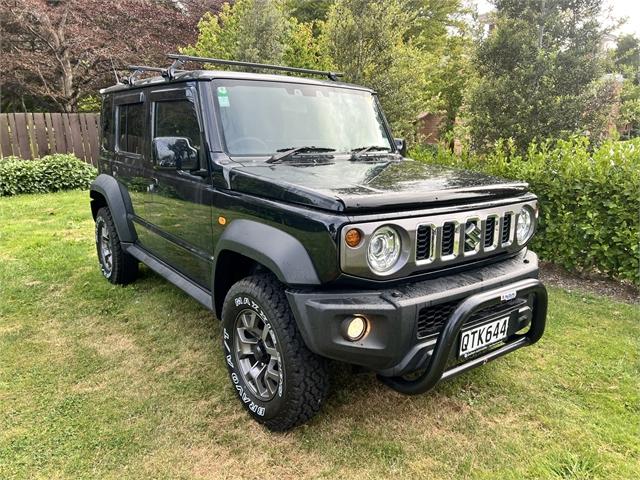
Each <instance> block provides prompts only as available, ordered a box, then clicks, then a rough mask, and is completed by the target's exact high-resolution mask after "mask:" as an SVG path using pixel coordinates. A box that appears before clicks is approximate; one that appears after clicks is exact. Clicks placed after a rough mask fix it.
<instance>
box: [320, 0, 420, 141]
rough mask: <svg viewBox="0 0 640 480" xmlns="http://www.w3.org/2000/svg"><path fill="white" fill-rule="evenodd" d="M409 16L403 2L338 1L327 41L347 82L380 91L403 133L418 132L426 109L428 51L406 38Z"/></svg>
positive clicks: (329, 22) (330, 16)
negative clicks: (415, 127)
mask: <svg viewBox="0 0 640 480" xmlns="http://www.w3.org/2000/svg"><path fill="white" fill-rule="evenodd" d="M408 25H409V16H408V14H407V12H406V11H405V10H404V9H403V8H402V4H401V2H399V1H397V0H389V1H382V0H374V1H365V0H337V1H336V2H335V3H334V4H333V5H332V6H331V8H330V9H329V13H328V18H327V22H326V25H325V28H324V30H323V33H322V41H323V43H324V44H325V45H326V49H327V51H328V53H329V56H330V57H331V59H332V61H333V64H334V66H335V68H336V69H337V70H340V71H343V72H345V74H346V80H347V81H350V82H353V83H358V84H362V85H367V86H369V87H371V88H373V89H374V90H376V91H377V92H378V94H379V95H380V100H381V102H382V104H383V106H384V110H385V113H386V114H387V117H388V119H389V121H390V122H391V123H392V125H393V126H394V130H396V131H397V132H398V133H402V134H407V133H410V132H411V131H412V130H413V123H414V121H415V118H416V116H417V114H418V113H419V112H420V111H421V110H422V109H424V108H425V107H426V105H427V103H428V99H427V98H426V95H425V92H426V84H427V76H426V69H425V68H424V67H425V65H426V63H425V58H424V57H423V55H422V52H421V51H420V50H419V49H417V48H416V47H415V46H414V45H412V44H411V42H407V41H406V40H405V34H406V33H407V31H408Z"/></svg>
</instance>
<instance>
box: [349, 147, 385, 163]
mask: <svg viewBox="0 0 640 480" xmlns="http://www.w3.org/2000/svg"><path fill="white" fill-rule="evenodd" d="M381 151H384V152H385V153H389V152H390V151H391V149H390V148H389V147H381V146H379V145H369V146H368V147H359V148H354V149H353V150H351V154H352V155H351V160H358V159H359V158H361V157H362V156H363V155H364V154H365V153H368V152H381Z"/></svg>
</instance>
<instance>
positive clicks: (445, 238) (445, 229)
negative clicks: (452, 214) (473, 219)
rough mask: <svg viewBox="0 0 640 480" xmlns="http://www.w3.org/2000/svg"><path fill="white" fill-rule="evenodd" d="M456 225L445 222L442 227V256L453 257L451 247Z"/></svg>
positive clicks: (453, 241)
mask: <svg viewBox="0 0 640 480" xmlns="http://www.w3.org/2000/svg"><path fill="white" fill-rule="evenodd" d="M455 233H456V225H455V223H453V222H447V223H445V224H444V225H443V226H442V256H443V257H446V256H448V255H453V246H454V244H455Z"/></svg>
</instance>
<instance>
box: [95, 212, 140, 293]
mask: <svg viewBox="0 0 640 480" xmlns="http://www.w3.org/2000/svg"><path fill="white" fill-rule="evenodd" d="M96 250H97V253H98V262H99V263H100V270H101V271H102V275H104V277H105V278H106V279H107V280H109V281H110V282H111V283H114V284H116V285H126V284H127V283H131V282H133V281H134V280H135V279H136V277H137V276H138V261H137V260H136V259H135V258H133V257H132V256H131V255H129V254H128V253H126V252H125V251H124V250H123V248H122V244H121V243H120V238H119V237H118V232H117V231H116V226H115V223H114V222H113V217H112V216H111V211H110V210H109V208H108V207H102V208H101V209H100V210H98V213H97V214H96Z"/></svg>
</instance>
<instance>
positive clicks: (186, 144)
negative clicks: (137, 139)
mask: <svg viewBox="0 0 640 480" xmlns="http://www.w3.org/2000/svg"><path fill="white" fill-rule="evenodd" d="M153 159H154V161H155V164H156V165H157V166H158V168H163V169H169V170H184V171H192V170H197V169H198V168H199V166H200V159H199V155H198V150H197V149H196V148H194V147H192V146H191V142H190V141H189V139H188V138H185V137H156V138H154V139H153Z"/></svg>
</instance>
